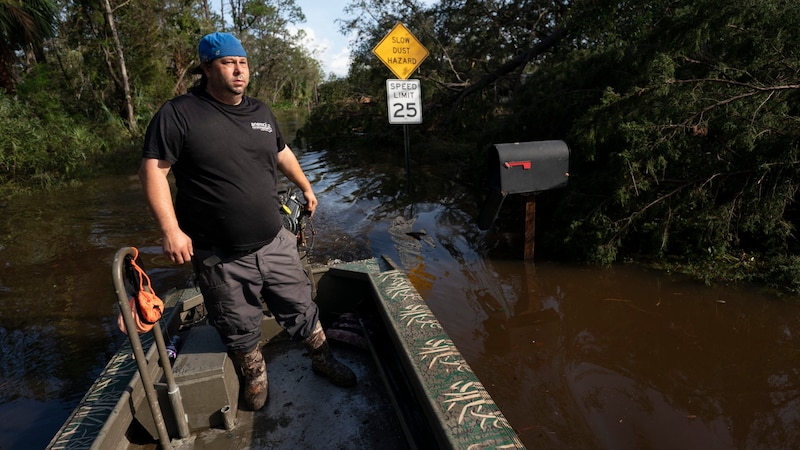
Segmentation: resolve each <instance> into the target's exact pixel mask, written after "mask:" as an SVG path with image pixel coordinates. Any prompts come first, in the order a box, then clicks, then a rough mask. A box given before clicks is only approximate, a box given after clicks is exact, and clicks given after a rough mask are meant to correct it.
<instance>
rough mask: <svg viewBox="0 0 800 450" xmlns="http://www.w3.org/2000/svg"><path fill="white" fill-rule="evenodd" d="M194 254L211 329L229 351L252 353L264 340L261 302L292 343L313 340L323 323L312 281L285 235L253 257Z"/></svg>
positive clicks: (284, 231)
mask: <svg viewBox="0 0 800 450" xmlns="http://www.w3.org/2000/svg"><path fill="white" fill-rule="evenodd" d="M219 253H220V252H215V251H213V250H201V249H195V252H194V256H193V257H192V264H193V265H194V270H195V273H196V274H197V280H198V284H199V287H200V292H202V294H203V298H204V300H205V304H206V309H207V310H208V318H209V323H210V324H211V325H213V326H214V327H215V328H216V329H217V331H218V332H219V334H220V336H221V337H222V341H223V342H224V343H225V344H226V345H227V346H228V350H229V351H233V352H243V351H245V352H246V351H250V350H252V349H253V348H255V346H256V345H258V343H259V341H260V340H261V321H262V320H263V316H264V309H263V305H262V299H263V301H264V302H265V303H266V304H267V308H268V309H269V310H270V312H272V314H273V315H274V316H275V319H276V320H277V322H278V324H279V325H280V326H281V327H283V328H284V329H285V330H286V331H287V332H288V333H289V335H290V336H292V338H294V339H304V338H306V337H308V336H310V335H311V332H312V331H313V329H314V325H315V324H316V322H317V320H318V318H319V311H318V309H317V305H316V304H315V303H314V301H313V300H312V298H311V281H310V280H309V279H308V275H307V274H306V272H305V270H304V269H303V266H302V264H301V263H300V257H299V255H298V253H297V238H296V237H295V236H294V235H293V234H292V233H291V232H290V231H288V230H287V229H285V228H283V227H281V231H280V232H279V233H278V235H277V236H276V237H275V239H273V240H272V242H270V243H269V244H267V245H265V246H263V247H261V248H259V249H258V250H255V251H253V252H251V253H247V254H243V253H239V254H233V255H230V254H228V255H226V254H219Z"/></svg>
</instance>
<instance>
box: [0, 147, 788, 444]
mask: <svg viewBox="0 0 800 450" xmlns="http://www.w3.org/2000/svg"><path fill="white" fill-rule="evenodd" d="M388 159H389V161H380V158H379V157H378V156H376V157H375V160H371V161H360V164H358V165H357V166H358V167H356V164H351V165H345V164H342V163H341V162H340V161H341V160H342V158H332V155H331V154H329V153H328V152H326V151H324V150H314V151H308V152H306V153H303V154H302V155H301V156H300V160H301V163H302V165H303V166H304V167H305V169H306V171H307V173H308V175H309V177H310V178H311V179H312V182H313V184H314V186H315V189H316V191H317V195H318V198H319V200H320V207H319V209H318V213H317V215H316V216H315V217H314V220H313V222H312V223H313V228H314V230H315V231H316V236H315V239H314V250H313V252H312V255H311V258H313V259H314V260H315V261H318V262H325V261H328V260H331V259H342V260H348V259H356V258H363V257H368V256H377V255H386V256H388V257H389V258H391V259H393V260H394V261H395V262H397V263H398V264H400V265H401V266H402V267H403V268H404V270H405V271H406V272H407V273H408V275H409V277H410V279H411V281H412V282H413V283H414V285H415V286H416V288H417V289H418V290H419V292H420V293H421V294H422V296H423V297H424V298H425V299H426V301H427V302H428V303H429V304H430V307H431V309H432V310H433V312H434V313H435V314H436V315H437V316H438V318H439V320H440V321H441V323H442V324H443V326H444V327H445V329H446V330H447V332H448V333H449V334H450V336H451V337H452V338H453V340H454V342H455V343H456V345H457V346H458V347H459V349H460V350H461V351H462V353H463V354H464V356H465V357H466V359H467V361H468V362H469V363H470V365H471V366H472V368H473V370H474V371H475V372H476V374H477V375H478V377H479V378H480V379H481V381H482V382H483V383H484V385H485V386H486V388H487V389H488V391H489V393H490V394H491V395H492V397H493V398H494V400H495V402H496V403H497V404H498V405H499V406H500V408H501V409H502V411H503V413H504V414H505V415H506V417H507V418H508V419H509V421H510V423H511V425H512V426H513V427H514V428H515V430H516V431H517V432H518V433H519V435H520V437H521V439H522V441H523V442H524V443H525V445H526V446H527V447H528V448H574V449H676V448H681V449H683V448H696V449H734V448H736V449H739V448H747V449H752V448H769V449H780V448H787V449H788V448H793V447H796V446H797V445H798V443H799V442H800V372H799V371H798V364H797V361H798V359H799V358H798V356H800V355H798V353H799V352H800V336H798V335H797V333H798V332H800V330H799V329H798V324H800V307H798V306H797V298H788V299H787V298H778V297H776V296H774V295H772V294H770V293H769V292H766V291H761V290H757V289H754V288H748V287H741V286H720V287H707V286H704V285H702V284H699V283H696V282H693V281H690V280H687V279H685V278H684V277H680V276H676V275H670V274H666V273H663V272H656V271H649V270H645V269H642V268H639V267H636V266H628V265H622V266H616V267H613V268H611V269H602V268H595V267H585V266H570V265H563V264H555V263H549V262H546V261H535V262H524V261H521V260H519V259H516V258H514V257H509V256H502V255H508V254H511V253H513V252H509V251H508V249H509V248H510V249H514V248H515V247H518V246H519V243H518V242H516V241H517V240H519V239H518V237H515V235H514V234H513V233H507V232H505V231H504V230H497V229H494V230H490V231H488V232H481V231H479V230H478V228H477V225H476V224H475V218H474V217H472V216H471V214H470V213H467V212H465V210H470V209H469V208H461V207H460V206H459V205H460V202H462V201H463V197H460V196H459V195H458V194H457V193H454V192H444V193H442V194H441V195H439V196H438V197H437V196H436V195H433V194H430V193H428V194H426V195H422V196H420V197H425V198H426V199H427V200H424V201H422V200H420V201H413V200H412V199H410V198H409V197H408V196H404V195H403V194H402V191H403V187H404V186H405V183H404V182H403V175H404V173H403V162H402V157H399V158H398V157H393V158H388ZM351 163H352V161H351ZM412 177H413V174H412ZM420 184H424V183H420ZM431 198H435V200H431ZM0 217H1V219H0V449H6V448H8V449H11V448H41V447H44V446H45V445H46V444H47V443H48V442H49V440H50V437H51V436H52V435H53V434H54V433H55V432H56V431H57V430H58V428H59V427H60V426H61V424H62V423H63V422H64V420H66V418H67V416H68V414H69V413H70V411H71V410H72V409H73V408H74V407H75V405H76V404H77V402H78V401H79V400H80V398H81V397H82V395H83V392H84V391H85V389H87V388H88V386H89V385H90V384H91V382H92V381H93V379H94V378H95V377H96V376H97V374H98V373H99V372H100V371H101V370H102V369H103V367H104V365H105V363H106V361H107V359H108V358H109V357H110V356H111V355H112V354H113V353H114V352H115V351H116V349H117V348H118V347H119V345H120V344H121V343H122V342H123V340H124V336H123V335H122V334H121V333H120V332H119V330H118V329H117V328H116V322H115V321H116V309H115V308H116V306H115V305H116V298H115V296H114V293H113V287H112V285H111V277H110V272H111V271H110V264H111V261H112V258H113V255H114V252H115V251H116V250H117V249H118V248H119V247H122V246H128V245H133V246H136V247H139V248H140V251H141V252H142V254H143V257H144V263H145V268H146V269H147V270H148V272H149V273H150V274H151V277H152V278H153V281H154V284H155V285H156V287H157V289H166V288H168V287H170V286H174V285H181V284H183V283H185V282H186V281H187V280H188V279H189V276H190V274H189V272H188V267H174V266H171V265H170V264H169V263H168V262H167V261H166V260H165V258H163V257H162V256H161V254H160V247H159V241H158V240H159V236H158V233H156V231H155V228H154V226H153V222H152V221H151V219H150V216H149V213H148V211H147V209H146V207H145V205H144V203H143V199H142V194H141V190H140V188H139V185H138V181H137V180H136V179H135V177H132V176H131V177H125V176H118V177H108V178H103V179H99V180H95V181H92V182H88V183H85V184H84V185H82V186H79V187H75V188H68V189H64V190H61V191H59V192H56V193H51V194H37V195H31V196H26V197H22V198H18V199H14V200H13V201H7V202H5V203H3V204H0ZM504 247H505V248H504Z"/></svg>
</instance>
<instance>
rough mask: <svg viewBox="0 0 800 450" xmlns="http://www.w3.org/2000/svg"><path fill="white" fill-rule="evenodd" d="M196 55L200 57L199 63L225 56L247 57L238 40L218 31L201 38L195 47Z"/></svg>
mask: <svg viewBox="0 0 800 450" xmlns="http://www.w3.org/2000/svg"><path fill="white" fill-rule="evenodd" d="M197 53H198V54H199V55H200V63H206V62H209V61H213V60H215V59H217V58H222V57H225V56H243V57H245V58H246V57H247V53H246V52H245V51H244V47H242V43H241V42H239V39H236V37H234V36H233V35H232V34H230V33H220V32H219V31H217V32H215V33H211V34H207V35H205V36H203V39H201V40H200V44H198V45H197Z"/></svg>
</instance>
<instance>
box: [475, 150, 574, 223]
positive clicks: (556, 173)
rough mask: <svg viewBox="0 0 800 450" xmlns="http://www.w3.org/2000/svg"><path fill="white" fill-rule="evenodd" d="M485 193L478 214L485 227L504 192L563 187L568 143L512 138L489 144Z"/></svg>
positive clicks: (499, 204)
mask: <svg viewBox="0 0 800 450" xmlns="http://www.w3.org/2000/svg"><path fill="white" fill-rule="evenodd" d="M488 170H489V174H488V178H489V195H488V196H487V197H486V202H485V203H484V205H483V208H482V209H481V212H480V216H479V217H478V227H479V228H480V229H482V230H488V229H489V227H491V226H492V223H494V220H495V218H496V217H497V213H498V212H499V211H500V207H501V206H502V205H503V201H504V200H505V198H506V196H507V195H508V194H528V193H531V192H540V191H547V190H550V189H556V188H559V187H563V186H565V185H566V184H567V180H568V179H569V147H568V146H567V144H566V142H564V141H534V142H515V143H509V144H494V145H492V146H491V148H489V159H488Z"/></svg>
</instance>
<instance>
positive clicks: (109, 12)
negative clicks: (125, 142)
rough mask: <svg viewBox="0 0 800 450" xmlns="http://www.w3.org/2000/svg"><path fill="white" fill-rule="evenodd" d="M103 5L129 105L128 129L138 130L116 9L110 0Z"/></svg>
mask: <svg viewBox="0 0 800 450" xmlns="http://www.w3.org/2000/svg"><path fill="white" fill-rule="evenodd" d="M103 7H104V8H105V14H106V22H108V28H109V30H111V37H112V38H113V39H114V50H115V51H116V54H117V62H118V64H119V71H120V76H121V78H122V90H123V91H124V92H125V106H126V107H127V112H128V129H129V130H130V131H131V132H132V133H133V132H136V116H134V114H133V98H132V96H131V85H130V82H129V80H128V69H127V66H126V65H125V55H124V53H123V52H122V44H120V42H119V35H118V34H117V27H116V26H115V25H114V11H113V9H111V3H110V2H109V0H103Z"/></svg>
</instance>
